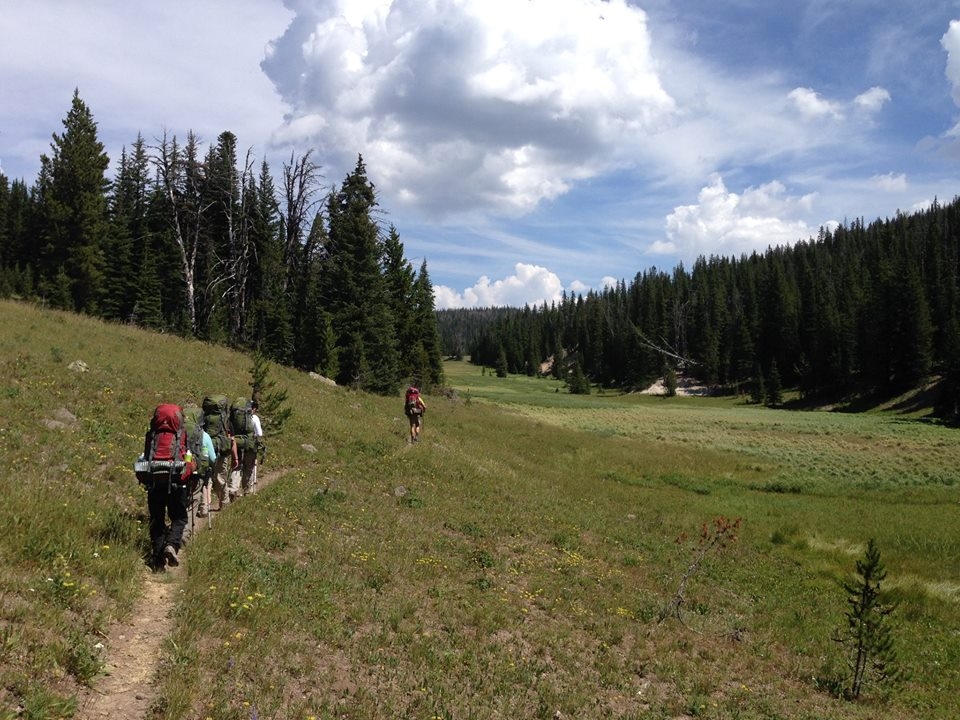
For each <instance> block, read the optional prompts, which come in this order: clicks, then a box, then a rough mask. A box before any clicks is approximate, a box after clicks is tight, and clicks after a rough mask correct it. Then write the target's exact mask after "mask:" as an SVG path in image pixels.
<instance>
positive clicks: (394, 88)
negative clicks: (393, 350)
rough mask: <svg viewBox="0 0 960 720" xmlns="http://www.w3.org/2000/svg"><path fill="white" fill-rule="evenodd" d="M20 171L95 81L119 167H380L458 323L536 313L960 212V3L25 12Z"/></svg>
mask: <svg viewBox="0 0 960 720" xmlns="http://www.w3.org/2000/svg"><path fill="white" fill-rule="evenodd" d="M0 9H2V11H3V12H2V18H3V19H2V20H0V169H2V171H3V172H4V174H6V175H7V176H8V177H9V178H22V179H25V180H26V181H27V182H28V183H32V182H33V180H34V179H35V178H36V173H37V170H38V168H39V158H40V155H41V154H42V153H49V151H50V140H51V134H52V133H55V132H60V131H61V130H62V126H61V122H62V120H63V118H64V117H65V115H66V113H67V111H68V110H69V107H70V101H71V97H72V94H73V90H74V88H77V89H79V91H80V96H81V97H82V98H83V100H84V101H85V102H86V103H87V105H88V106H89V107H90V109H91V111H92V112H93V115H94V118H95V120H96V121H97V123H98V129H99V133H100V138H101V140H102V141H103V142H104V144H105V145H106V147H107V151H108V153H109V154H110V157H111V158H113V159H116V158H118V157H119V154H120V150H121V148H122V147H124V146H129V145H130V144H131V143H132V142H133V141H134V140H135V139H136V137H137V134H138V133H141V134H142V135H143V136H144V138H145V140H146V142H147V144H148V145H149V144H153V143H156V141H157V139H158V138H159V137H161V136H162V134H163V133H164V132H167V133H169V134H172V135H177V136H178V137H180V138H184V137H185V136H186V134H187V132H188V131H190V130H193V131H194V132H195V133H197V134H198V135H199V137H200V139H201V141H203V142H204V143H212V142H214V141H215V140H216V137H217V135H219V134H220V133H221V132H222V131H224V130H230V131H232V132H233V133H234V134H236V136H237V138H238V140H239V145H240V148H241V149H249V150H250V152H251V153H252V155H253V156H254V157H255V158H257V160H258V161H259V160H260V159H266V160H267V161H268V162H269V163H270V165H271V167H272V168H273V170H274V173H275V175H277V176H279V171H280V168H281V166H282V164H283V162H284V161H286V160H288V159H289V157H290V154H291V152H295V153H297V154H298V155H299V154H302V153H304V152H306V151H307V150H312V152H313V159H314V160H315V161H317V162H318V163H319V164H320V165H321V167H322V169H323V173H324V176H325V182H326V183H327V184H328V185H329V186H334V185H336V184H338V183H339V182H340V181H341V180H342V179H343V178H344V177H345V175H346V174H347V173H348V172H349V171H350V170H351V169H352V168H353V166H354V164H355V162H356V159H357V156H358V154H362V155H363V157H364V160H365V162H366V165H367V169H368V173H369V176H370V178H371V180H372V181H373V182H374V184H375V186H376V188H377V191H378V197H379V201H380V204H381V208H382V210H383V211H384V212H383V215H382V219H383V221H384V222H385V223H393V224H394V225H396V227H397V229H398V230H399V232H400V237H401V240H402V241H403V243H404V246H405V249H406V252H407V256H408V258H410V260H411V261H412V262H413V263H414V265H415V266H416V267H419V264H420V261H421V260H423V259H426V261H427V264H428V269H429V271H430V276H431V280H432V281H433V283H434V287H435V289H436V299H437V306H438V307H461V306H477V305H480V306H488V305H514V306H522V305H523V304H524V303H540V302H543V301H544V300H546V301H550V300H554V299H556V298H558V297H559V296H560V294H561V293H562V292H564V291H567V292H570V291H573V292H584V291H586V290H587V289H590V288H594V289H599V288H601V287H603V286H604V285H605V284H608V283H610V282H612V281H615V280H620V279H622V280H626V281H628V282H629V281H630V280H631V279H632V278H633V277H634V276H635V275H636V274H637V273H638V272H643V271H644V270H647V269H648V268H650V267H657V268H659V269H663V270H667V271H671V270H672V269H673V268H674V267H676V266H677V264H678V263H683V264H684V265H685V266H686V267H690V266H691V265H692V263H693V262H694V260H695V259H696V258H697V257H699V256H707V257H709V256H711V255H724V256H730V255H733V256H739V255H741V254H743V253H749V252H752V251H754V250H757V251H761V252H762V251H763V250H765V249H766V248H767V247H768V246H771V245H781V244H791V243H794V242H796V241H798V240H802V239H807V238H810V237H814V236H816V234H817V232H818V230H819V228H820V227H821V226H827V227H831V226H833V225H835V224H837V223H845V222H850V221H852V220H853V219H855V218H864V219H865V220H866V221H867V222H869V221H871V220H874V219H876V218H884V217H891V216H893V215H894V214H896V213H897V212H898V211H903V212H912V211H914V210H916V209H919V208H923V207H925V206H927V205H929V203H930V202H931V201H932V200H933V199H934V198H939V199H940V200H941V201H945V202H946V201H951V200H953V199H954V198H955V197H956V196H957V195H958V194H960V0H941V1H939V2H934V1H931V0H909V1H907V0H884V1H883V2H879V1H872V0H871V1H869V2H868V1H866V0H844V1H842V2H841V1H828V0H808V1H807V0H782V1H781V2H769V0H725V1H724V2H716V1H715V0H713V1H709V2H708V1H707V0H649V2H642V1H638V0H630V1H629V2H627V1H626V0H392V1H391V0H282V1H281V0H275V1H274V0H195V1H191V0H169V1H168V2H164V3H152V4H141V3H131V2H128V0H100V1H99V2H95V3H75V2H71V1H70V0H34V1H33V2H31V3H20V2H14V1H13V0H0Z"/></svg>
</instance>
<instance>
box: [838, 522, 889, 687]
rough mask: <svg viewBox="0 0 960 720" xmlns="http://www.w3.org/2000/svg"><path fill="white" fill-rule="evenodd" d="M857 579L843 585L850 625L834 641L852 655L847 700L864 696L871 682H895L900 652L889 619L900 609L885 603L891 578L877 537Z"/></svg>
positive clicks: (866, 555)
mask: <svg viewBox="0 0 960 720" xmlns="http://www.w3.org/2000/svg"><path fill="white" fill-rule="evenodd" d="M856 568H857V577H856V578H855V579H853V580H847V581H844V583H843V589H844V590H845V591H846V593H847V605H848V610H847V612H846V618H847V626H846V628H845V629H844V630H843V631H841V632H839V633H838V634H837V636H836V637H835V638H834V639H835V640H836V641H837V642H840V643H842V644H844V645H845V646H846V648H847V650H848V653H849V667H850V685H849V687H848V688H847V692H846V694H847V697H848V698H850V699H852V700H856V699H857V698H859V697H860V694H861V692H862V691H863V687H864V685H865V684H866V683H867V682H868V681H873V682H875V683H884V682H888V681H891V680H895V679H896V678H897V677H898V671H897V669H896V668H895V663H896V652H895V651H894V647H893V635H892V634H891V630H890V624H889V622H888V618H889V615H890V613H892V612H893V610H894V609H895V608H896V606H895V605H892V604H885V603H884V602H883V596H882V595H881V593H880V583H881V582H883V580H884V579H885V578H886V576H887V571H886V568H885V567H884V565H883V562H882V561H881V559H880V550H879V549H878V548H877V545H876V543H875V542H874V540H873V538H871V539H870V540H869V542H868V543H867V549H866V552H865V553H864V556H863V559H862V560H857V563H856Z"/></svg>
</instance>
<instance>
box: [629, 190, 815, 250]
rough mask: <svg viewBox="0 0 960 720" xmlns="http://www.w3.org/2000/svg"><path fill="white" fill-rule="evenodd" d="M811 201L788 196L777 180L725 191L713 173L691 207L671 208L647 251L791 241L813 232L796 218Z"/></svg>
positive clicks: (750, 247) (763, 246)
mask: <svg viewBox="0 0 960 720" xmlns="http://www.w3.org/2000/svg"><path fill="white" fill-rule="evenodd" d="M814 199H815V195H813V194H810V195H803V196H788V195H786V188H785V187H784V186H783V184H782V183H780V182H777V181H774V182H770V183H767V184H765V185H761V186H759V187H750V188H747V189H746V190H745V191H744V192H743V193H742V194H740V195H738V194H736V193H732V192H730V191H729V190H727V187H726V185H725V184H724V182H723V178H722V177H721V176H720V175H714V176H713V178H712V179H711V183H710V184H709V185H707V186H706V187H704V188H703V189H702V190H701V191H700V193H699V195H698V197H697V204H696V205H684V206H681V207H678V208H675V209H674V211H673V212H672V213H671V214H670V215H668V216H667V220H666V236H667V239H666V240H661V241H657V242H655V243H653V244H652V245H651V246H650V247H649V248H648V252H649V253H651V254H677V255H680V256H681V257H686V258H696V257H698V256H700V255H709V254H714V255H739V254H742V253H750V252H752V251H754V250H757V251H763V250H765V249H766V248H767V247H775V246H778V245H791V244H793V243H795V242H797V241H799V240H803V239H806V238H809V237H810V236H811V235H812V233H811V231H810V228H809V227H808V226H807V224H806V223H805V222H804V221H803V220H801V219H798V218H799V216H802V215H804V214H806V213H809V211H810V209H811V206H812V203H813V200H814Z"/></svg>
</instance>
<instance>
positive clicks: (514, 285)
mask: <svg viewBox="0 0 960 720" xmlns="http://www.w3.org/2000/svg"><path fill="white" fill-rule="evenodd" d="M514 271H515V272H514V274H513V275H510V276H509V277H506V278H504V279H503V280H495V281H492V282H491V280H490V278H488V277H487V276H486V275H484V276H483V277H481V278H480V279H479V280H478V281H477V284H476V285H474V286H473V287H470V288H467V289H466V290H464V291H463V292H462V293H460V292H457V291H456V290H454V289H452V288H449V287H446V286H444V285H436V286H434V288H433V295H434V302H435V303H436V307H437V309H438V310H444V309H449V308H461V307H523V306H524V305H530V306H535V305H542V304H543V303H544V302H546V303H547V304H548V305H549V304H550V303H553V302H559V301H560V299H561V298H562V296H563V284H562V283H561V282H560V278H559V277H557V275H556V273H553V272H551V271H550V270H548V269H547V268H545V267H540V266H539V265H527V264H525V263H517V264H516V266H514Z"/></svg>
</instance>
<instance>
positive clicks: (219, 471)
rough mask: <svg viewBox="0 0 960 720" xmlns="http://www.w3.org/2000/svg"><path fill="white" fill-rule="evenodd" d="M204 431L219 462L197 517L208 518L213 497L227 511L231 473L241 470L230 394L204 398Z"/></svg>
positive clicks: (214, 465) (221, 508)
mask: <svg viewBox="0 0 960 720" xmlns="http://www.w3.org/2000/svg"><path fill="white" fill-rule="evenodd" d="M202 407H203V422H204V429H205V430H206V431H207V433H209V435H210V439H211V440H213V445H214V447H215V448H216V450H217V460H216V462H215V463H214V464H213V472H212V473H211V476H210V483H209V485H208V486H207V488H206V493H205V494H204V498H203V499H202V500H201V501H200V508H199V509H198V512H197V514H198V515H199V516H200V517H204V515H206V514H207V513H209V512H211V511H212V510H213V505H212V499H213V495H214V494H215V495H216V496H217V510H223V507H224V505H226V504H227V502H228V501H229V498H228V496H227V490H228V488H229V487H230V473H231V472H233V469H234V468H236V467H237V465H238V462H239V458H238V456H237V443H236V442H235V441H234V439H233V435H232V434H231V432H230V401H229V400H228V399H227V396H226V395H215V394H211V395H207V396H206V397H204V398H203V404H202Z"/></svg>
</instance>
